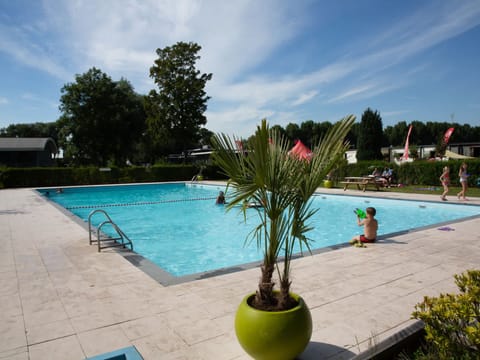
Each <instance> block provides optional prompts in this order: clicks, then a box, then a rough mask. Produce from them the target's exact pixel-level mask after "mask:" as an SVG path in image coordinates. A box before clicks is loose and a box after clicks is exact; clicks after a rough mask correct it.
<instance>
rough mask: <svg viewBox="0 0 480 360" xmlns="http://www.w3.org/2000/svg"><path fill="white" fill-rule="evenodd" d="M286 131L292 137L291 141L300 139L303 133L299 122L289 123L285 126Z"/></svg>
mask: <svg viewBox="0 0 480 360" xmlns="http://www.w3.org/2000/svg"><path fill="white" fill-rule="evenodd" d="M285 132H286V134H287V137H288V138H289V139H290V141H295V140H297V139H300V138H301V135H302V131H301V130H300V126H298V124H295V123H289V124H288V125H287V127H286V128H285Z"/></svg>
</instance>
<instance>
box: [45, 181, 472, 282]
mask: <svg viewBox="0 0 480 360" xmlns="http://www.w3.org/2000/svg"><path fill="white" fill-rule="evenodd" d="M219 190H225V188H224V187H221V186H210V185H199V184H185V183H169V184H144V185H122V186H95V187H79V188H66V189H64V191H63V193H56V192H55V190H54V189H53V190H48V197H49V198H50V200H52V201H55V202H56V203H58V204H60V205H61V206H63V207H65V208H66V209H68V210H69V211H71V212H72V213H74V214H75V215H77V216H78V217H80V218H81V219H83V220H84V221H85V222H87V221H88V215H89V214H90V213H91V212H92V211H93V210H95V209H104V210H106V211H107V212H108V214H109V215H110V217H111V218H112V219H113V221H115V223H117V224H118V226H119V227H120V228H121V229H122V230H123V231H124V232H125V233H126V234H127V235H128V237H129V238H130V239H131V240H132V242H133V245H134V250H135V252H137V253H139V254H140V255H142V256H143V257H145V258H147V259H149V260H150V261H152V262H154V263H155V264H157V265H158V266H160V267H161V268H162V269H163V270H165V271H167V272H169V273H170V274H172V275H174V276H184V275H189V274H196V273H201V272H205V271H211V270H217V269H221V268H226V267H231V266H235V265H240V264H245V263H249V262H254V261H258V260H260V259H261V253H259V252H258V250H257V248H256V243H251V244H245V239H246V237H247V235H248V234H249V233H250V231H251V229H252V227H253V225H256V224H257V223H258V218H257V212H256V210H254V209H249V210H248V211H247V212H248V214H247V219H246V222H245V221H244V218H243V215H242V214H241V213H240V212H239V210H237V209H233V210H231V211H229V212H226V211H225V207H224V206H222V205H215V198H216V196H217V194H218V191H219ZM40 192H41V193H43V194H44V195H45V194H46V192H47V190H40ZM227 200H228V193H227ZM313 204H314V207H316V208H318V212H317V213H316V215H315V216H314V218H313V220H312V225H313V227H314V230H312V231H311V232H310V233H308V236H309V237H310V238H311V239H312V240H313V242H312V243H311V247H312V249H320V248H324V247H327V246H332V245H338V244H344V243H346V242H348V241H349V240H350V239H351V238H352V236H353V235H355V234H359V233H361V231H362V228H360V227H358V226H357V223H356V216H355V215H354V213H353V210H354V209H355V208H361V209H365V208H366V207H368V206H373V207H375V208H376V209H377V216H376V217H377V219H378V222H379V231H378V233H379V235H384V234H390V233H395V232H399V231H405V230H409V229H414V228H418V227H422V226H428V225H433V224H439V223H442V222H445V221H452V220H456V219H461V218H465V217H469V216H473V215H479V214H480V209H479V208H478V207H475V206H465V205H456V204H448V203H447V204H446V203H435V202H416V201H402V200H389V199H378V198H370V197H352V196H342V195H323V194H318V195H317V196H315V197H314V203H313ZM92 220H93V224H94V225H98V223H99V222H101V221H103V220H104V218H102V217H101V216H99V217H98V218H97V216H96V215H95V216H94V217H93V219H92ZM298 251H299V249H298Z"/></svg>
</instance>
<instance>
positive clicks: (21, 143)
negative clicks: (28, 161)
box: [0, 137, 57, 153]
mask: <svg viewBox="0 0 480 360" xmlns="http://www.w3.org/2000/svg"><path fill="white" fill-rule="evenodd" d="M47 149H49V150H50V151H51V152H55V153H56V152H57V145H56V144H55V141H53V139H52V138H8V137H0V151H44V150H47Z"/></svg>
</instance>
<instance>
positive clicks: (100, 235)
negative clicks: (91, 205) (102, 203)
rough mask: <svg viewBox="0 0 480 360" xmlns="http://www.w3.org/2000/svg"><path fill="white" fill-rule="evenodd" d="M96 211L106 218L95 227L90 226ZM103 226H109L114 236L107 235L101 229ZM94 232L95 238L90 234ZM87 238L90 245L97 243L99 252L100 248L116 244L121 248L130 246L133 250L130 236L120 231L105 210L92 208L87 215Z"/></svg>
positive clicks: (115, 245)
mask: <svg viewBox="0 0 480 360" xmlns="http://www.w3.org/2000/svg"><path fill="white" fill-rule="evenodd" d="M97 213H102V214H103V215H105V217H106V220H104V221H103V222H101V223H100V225H98V226H97V228H95V227H94V226H92V217H93V215H95V214H97ZM104 226H111V228H112V229H113V230H114V231H115V233H116V236H113V237H112V236H109V235H108V234H107V233H106V232H104V231H102V228H103V227H104ZM95 233H96V235H97V238H96V239H94V238H93V237H92V234H95ZM88 240H89V242H90V245H92V244H93V243H97V246H98V252H100V251H101V250H102V249H106V248H110V247H118V246H122V247H123V248H125V247H126V246H130V250H132V251H133V243H132V241H131V240H130V238H129V237H128V236H127V235H126V234H125V233H124V232H123V231H122V229H120V228H119V227H118V225H117V224H115V222H114V221H113V220H112V218H111V217H110V216H109V215H108V214H107V212H106V211H105V210H102V209H96V210H93V211H92V212H91V213H90V214H89V215H88Z"/></svg>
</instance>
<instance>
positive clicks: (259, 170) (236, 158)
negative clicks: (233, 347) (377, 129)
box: [213, 115, 355, 359]
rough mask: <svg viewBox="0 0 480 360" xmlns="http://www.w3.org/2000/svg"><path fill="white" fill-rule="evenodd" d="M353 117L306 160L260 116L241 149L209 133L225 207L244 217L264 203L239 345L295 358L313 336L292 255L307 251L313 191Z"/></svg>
mask: <svg viewBox="0 0 480 360" xmlns="http://www.w3.org/2000/svg"><path fill="white" fill-rule="evenodd" d="M354 121H355V117H354V116H353V115H350V116H347V117H345V118H343V119H342V120H340V121H339V122H337V123H336V124H335V125H334V126H333V127H332V128H331V129H330V131H329V132H327V134H326V135H325V136H324V137H323V138H322V139H321V141H320V142H319V144H318V145H317V146H315V147H314V149H313V152H312V154H311V157H309V158H307V159H301V158H298V157H297V156H295V155H293V154H291V153H290V152H289V150H290V144H289V141H288V140H287V139H286V138H285V137H283V136H281V135H280V134H279V133H278V132H276V131H272V130H271V129H270V128H269V126H268V124H267V121H266V120H265V119H264V120H262V122H261V125H260V126H258V127H257V130H256V132H255V135H254V136H253V137H252V138H251V139H250V140H249V144H248V145H247V147H246V148H242V149H239V148H237V144H238V139H236V138H235V137H233V138H232V137H229V136H227V135H225V134H217V135H215V136H214V138H213V145H214V153H213V157H214V159H215V161H216V163H217V164H218V165H219V166H220V168H221V169H222V170H223V172H224V173H225V174H226V175H227V176H228V177H229V180H228V184H227V192H228V194H229V195H230V200H229V203H228V205H227V210H230V209H232V208H234V207H237V208H238V206H240V207H241V209H242V211H243V213H244V216H246V212H247V211H251V210H247V209H248V208H249V207H248V204H249V203H252V202H254V203H256V204H261V207H255V210H256V211H257V213H258V220H259V221H258V224H257V225H256V226H255V227H254V229H253V231H252V232H251V236H250V237H249V238H248V239H247V241H251V240H255V241H256V242H257V246H258V247H259V249H262V251H263V263H262V265H261V278H260V282H259V284H258V289H257V290H256V292H255V293H252V294H248V295H247V296H246V297H245V298H244V300H243V301H242V302H241V304H240V306H239V309H238V311H237V314H236V318H235V330H236V334H237V338H238V340H239V342H240V344H241V346H242V347H243V348H244V349H245V351H246V352H247V353H249V354H250V355H251V356H252V357H254V358H256V359H293V358H294V357H295V356H296V355H298V354H299V353H301V352H302V351H303V350H304V349H305V347H306V346H307V344H308V342H309V341H310V337H311V332H312V320H311V316H310V312H309V310H308V307H307V306H306V304H305V302H304V300H303V299H302V298H301V297H300V296H299V295H297V294H295V293H293V292H291V291H290V286H291V278H290V270H291V260H292V257H293V255H294V254H295V252H297V251H298V249H300V250H301V251H302V249H308V250H310V247H309V243H310V241H311V239H309V238H308V237H307V233H308V231H310V230H311V229H312V228H311V226H310V225H309V220H310V219H311V217H312V216H313V215H314V214H315V213H316V211H317V209H315V208H312V206H311V197H312V195H313V194H314V192H315V191H316V189H317V188H318V187H319V186H321V184H322V182H323V180H324V178H325V176H326V175H327V174H328V173H329V172H330V171H331V170H332V169H333V167H334V166H335V164H337V163H338V162H339V161H341V160H342V159H343V157H344V153H345V151H346V150H347V149H348V144H347V143H346V142H345V137H346V135H347V133H348V131H349V130H350V128H351V126H352V124H353V122H354ZM297 245H298V246H297ZM275 271H277V277H278V283H279V289H278V290H277V289H276V288H275V282H274V273H275Z"/></svg>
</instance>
